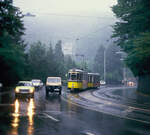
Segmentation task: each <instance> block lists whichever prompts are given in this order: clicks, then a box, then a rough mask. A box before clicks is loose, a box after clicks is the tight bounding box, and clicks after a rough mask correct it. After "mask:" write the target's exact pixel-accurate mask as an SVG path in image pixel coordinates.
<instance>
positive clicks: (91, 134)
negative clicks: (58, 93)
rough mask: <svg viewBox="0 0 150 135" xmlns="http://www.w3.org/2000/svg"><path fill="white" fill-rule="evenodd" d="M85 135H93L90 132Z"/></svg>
mask: <svg viewBox="0 0 150 135" xmlns="http://www.w3.org/2000/svg"><path fill="white" fill-rule="evenodd" d="M85 134H86V135H94V134H93V133H90V132H86V133H85Z"/></svg>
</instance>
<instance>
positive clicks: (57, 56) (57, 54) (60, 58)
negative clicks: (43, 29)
mask: <svg viewBox="0 0 150 135" xmlns="http://www.w3.org/2000/svg"><path fill="white" fill-rule="evenodd" d="M54 60H55V67H56V68H55V69H56V70H55V74H56V76H61V77H64V71H65V69H64V54H63V51H62V41H61V40H59V41H58V42H57V44H56V46H55V51H54Z"/></svg>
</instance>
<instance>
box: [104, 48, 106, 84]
mask: <svg viewBox="0 0 150 135" xmlns="http://www.w3.org/2000/svg"><path fill="white" fill-rule="evenodd" d="M104 81H105V82H106V49H104Z"/></svg>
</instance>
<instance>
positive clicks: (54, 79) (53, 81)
mask: <svg viewBox="0 0 150 135" xmlns="http://www.w3.org/2000/svg"><path fill="white" fill-rule="evenodd" d="M47 82H50V83H59V82H61V80H60V79H59V78H48V79H47Z"/></svg>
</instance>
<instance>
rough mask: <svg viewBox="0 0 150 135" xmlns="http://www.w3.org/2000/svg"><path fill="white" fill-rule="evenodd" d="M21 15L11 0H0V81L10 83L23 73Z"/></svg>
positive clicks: (22, 26) (22, 27)
mask: <svg viewBox="0 0 150 135" xmlns="http://www.w3.org/2000/svg"><path fill="white" fill-rule="evenodd" d="M21 19H22V15H21V12H20V11H19V9H18V8H16V7H14V6H13V4H12V1H11V0H3V1H0V65H1V66H0V74H1V76H0V82H2V83H3V84H4V86H5V85H12V84H14V83H15V82H16V81H18V80H19V79H21V77H22V76H23V75H24V66H25V55H24V47H25V45H24V44H23V41H22V40H21V36H22V35H23V34H24V33H23V31H24V25H23V23H22V20H21Z"/></svg>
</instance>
